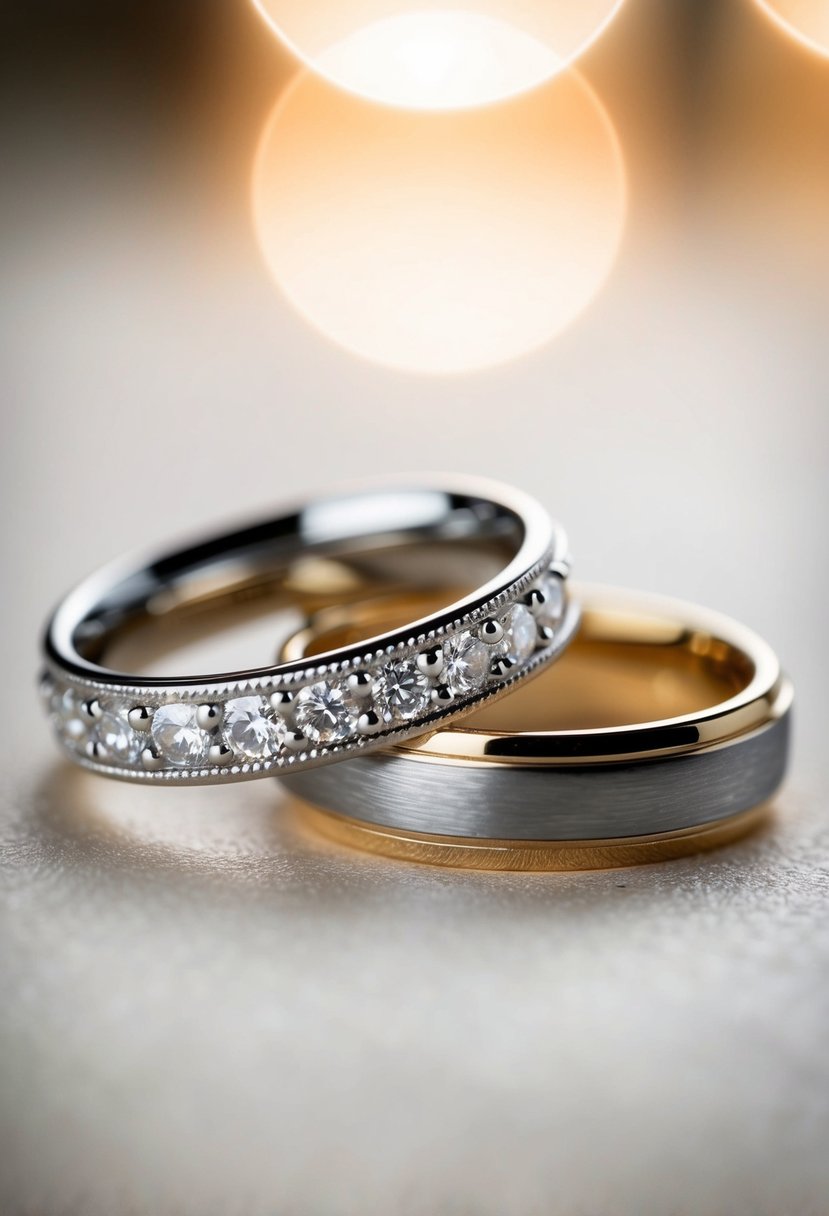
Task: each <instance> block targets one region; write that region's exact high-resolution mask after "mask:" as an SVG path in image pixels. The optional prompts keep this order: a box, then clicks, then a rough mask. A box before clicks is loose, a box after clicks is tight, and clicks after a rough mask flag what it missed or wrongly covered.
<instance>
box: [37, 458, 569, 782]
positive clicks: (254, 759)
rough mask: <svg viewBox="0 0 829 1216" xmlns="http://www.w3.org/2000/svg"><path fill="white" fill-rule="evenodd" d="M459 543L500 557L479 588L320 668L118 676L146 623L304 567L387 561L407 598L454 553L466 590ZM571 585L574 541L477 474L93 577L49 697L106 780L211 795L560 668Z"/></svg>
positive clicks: (338, 504) (333, 654) (72, 740)
mask: <svg viewBox="0 0 829 1216" xmlns="http://www.w3.org/2000/svg"><path fill="white" fill-rule="evenodd" d="M458 545H460V546H461V547H462V548H463V546H464V545H467V546H468V547H469V548H470V549H472V548H474V546H475V545H480V546H488V549H487V553H488V558H487V560H488V562H489V565H488V567H487V571H488V576H487V580H486V581H484V582H483V583H482V585H480V586H479V587H478V588H477V589H476V590H474V591H473V592H472V593H471V594H463V595H462V596H461V598H458V599H455V600H454V601H453V602H451V603H449V605H448V607H445V608H440V610H439V611H437V612H430V613H429V614H428V615H426V616H423V615H420V616H418V615H417V614H416V613H414V614H413V616H412V619H410V620H408V621H407V622H406V623H405V624H404V625H403V626H402V627H398V628H395V629H393V630H378V631H376V632H375V633H373V634H372V633H371V632H370V631H369V632H368V633H364V634H362V635H361V640H359V641H355V642H351V643H350V644H348V645H345V646H339V647H336V648H333V649H331V650H329V651H328V652H327V653H325V654H320V655H316V656H315V657H314V660H313V662H312V663H309V661H307V660H304V659H297V660H294V661H290V660H288V661H285V662H281V663H277V664H271V665H268V666H264V667H259V668H254V669H248V670H243V671H230V672H210V673H205V674H199V675H195V676H190V675H188V676H176V675H171V676H169V677H152V678H150V677H136V676H134V675H130V674H129V673H125V672H120V671H115V670H112V669H111V668H109V667H107V666H106V665H105V655H106V653H107V652H108V650H109V648H110V646H111V645H113V644H114V643H115V642H117V641H118V640H119V638H122V637H123V636H124V634H125V633H126V632H127V631H129V630H130V629H131V628H133V627H134V626H135V625H136V624H141V623H143V624H146V623H148V622H149V623H150V624H153V623H154V622H156V623H157V621H158V619H159V618H164V617H165V616H167V615H169V614H171V613H175V612H177V611H179V612H180V611H181V610H182V609H192V608H193V606H194V605H195V607H196V608H197V609H198V608H199V606H200V605H201V604H203V603H205V602H206V603H212V602H215V603H222V602H223V600H224V599H234V598H236V599H244V597H245V596H248V595H250V594H252V589H253V588H255V587H259V588H261V587H264V588H265V591H266V592H267V593H270V590H271V589H272V588H280V589H281V592H282V593H283V594H284V593H285V588H286V586H287V585H288V584H287V583H286V577H287V572H288V571H289V570H293V569H294V568H295V567H296V566H297V565H299V564H301V563H302V562H306V563H313V562H314V561H316V562H317V563H318V564H324V563H325V562H329V563H331V564H333V563H336V562H338V561H339V562H341V563H346V562H348V561H351V562H353V563H357V564H359V563H360V562H362V563H364V564H365V565H370V564H373V566H374V567H383V563H384V562H385V563H386V565H387V566H389V568H390V569H393V573H391V574H389V575H388V579H389V581H391V582H394V581H395V580H396V581H397V582H399V583H402V585H403V586H404V587H405V586H406V585H407V584H408V583H409V582H410V581H411V582H412V583H414V576H413V575H409V573H408V572H409V571H410V570H412V569H413V568H414V567H413V566H412V565H411V563H412V562H415V565H416V564H417V563H416V555H417V553H420V556H421V559H422V560H421V562H420V565H421V567H422V566H423V565H424V563H425V564H429V562H430V560H431V561H432V563H433V564H434V565H435V566H437V565H438V564H439V563H438V557H439V555H440V554H441V552H444V551H448V552H449V554H450V557H452V559H453V560H455V561H456V564H457V566H458V567H459V570H460V573H459V577H457V578H456V579H455V585H457V584H458V583H459V582H463V581H464V578H465V577H466V576H464V573H463V569H464V567H463V561H462V560H461V559H460V558H458V557H457V546H458ZM453 546H454V548H453ZM411 555H415V556H411ZM453 555H454V557H453ZM493 555H495V556H493ZM447 560H449V559H447ZM470 560H472V559H471V558H470ZM493 564H494V565H495V568H497V569H498V573H497V574H495V576H494V577H489V575H491V568H492V566H493ZM472 568H473V567H470V569H472ZM568 572H569V557H568V553H567V542H566V538H565V536H564V533H563V531H562V529H561V528H560V527H559V526H558V525H556V524H553V523H552V522H551V521H550V520H549V518H548V516H547V514H546V512H545V511H544V509H543V508H542V507H541V506H540V505H539V504H538V503H537V502H536V501H535V500H534V499H532V498H530V497H529V496H527V495H524V494H522V493H520V492H519V491H517V490H513V489H511V488H509V487H505V486H501V485H498V484H495V483H490V482H487V481H480V480H477V479H470V478H463V477H453V476H441V477H429V476H426V477H423V476H419V477H411V478H408V479H406V480H400V479H394V480H385V481H383V482H380V483H376V484H374V485H371V484H370V485H369V486H368V487H367V488H361V489H354V490H346V491H343V492H341V493H338V494H331V495H328V496H326V497H322V498H319V499H316V500H314V501H312V502H310V503H307V504H304V505H301V506H299V507H297V508H294V509H292V510H289V511H286V512H284V513H282V514H279V515H277V516H275V517H273V518H268V519H264V520H259V521H255V522H253V523H250V524H247V525H246V526H243V527H238V528H234V529H233V530H231V531H227V532H224V533H219V534H217V535H209V536H206V537H203V538H199V539H197V540H196V541H195V542H193V543H189V544H186V545H183V546H180V547H178V548H175V549H173V550H171V551H168V552H162V553H153V554H150V555H148V556H141V557H138V558H129V559H126V560H122V561H119V562H116V563H114V564H112V565H110V566H107V567H106V568H104V569H103V570H101V571H99V572H98V573H96V574H93V575H92V576H91V577H89V578H87V579H86V580H85V581H84V582H82V583H81V584H80V585H79V586H78V587H77V588H76V589H75V590H74V591H72V592H71V593H70V594H69V595H68V596H67V597H66V598H65V599H64V600H63V602H62V603H61V604H60V605H59V607H58V608H57V610H56V612H55V613H54V615H53V617H52V618H51V620H50V622H49V624H48V626H47V629H46V633H45V637H44V643H43V650H44V660H45V670H44V673H43V676H42V692H43V696H44V701H45V704H46V708H47V712H48V714H49V716H50V718H51V720H52V723H53V725H54V727H55V730H56V733H57V736H58V739H59V741H60V743H61V744H62V745H63V747H64V748H65V750H66V751H67V753H68V754H69V756H70V757H71V758H72V759H73V760H75V761H76V762H77V763H79V764H81V765H83V766H84V767H86V768H88V769H91V770H93V771H94V772H97V773H101V774H104V775H107V776H113V777H120V778H124V779H127V780H136V781H142V782H145V783H152V782H166V783H171V784H179V785H183V784H188V785H194V784H205V783H210V782H222V781H228V780H242V779H248V778H252V777H263V776H267V775H268V774H270V773H273V772H275V771H282V770H294V769H298V768H303V767H307V766H312V765H316V764H322V763H324V762H326V761H331V760H338V759H340V758H342V757H343V756H345V755H349V754H351V753H353V752H365V751H369V750H371V749H377V748H381V747H383V746H384V745H387V744H388V742H390V741H401V740H403V739H406V738H409V737H411V736H413V735H416V734H417V733H419V732H422V731H424V730H427V729H429V728H433V727H434V726H435V725H436V724H437V723H439V722H444V721H448V720H449V719H452V718H455V717H457V716H458V715H460V714H462V713H465V712H467V711H468V710H470V709H471V708H473V707H474V706H475V705H478V704H481V703H483V702H485V701H488V700H490V699H493V698H495V697H498V696H500V695H503V694H504V693H506V692H507V691H509V690H510V689H511V688H512V687H514V686H515V685H516V683H518V682H519V681H521V680H523V679H525V678H526V677H527V676H529V675H531V674H532V673H534V672H536V671H538V670H539V669H540V668H541V667H543V666H544V665H545V664H546V663H548V662H550V661H551V660H552V659H553V658H555V657H556V656H557V655H558V653H559V652H560V651H561V650H562V648H563V647H564V646H565V645H566V644H567V642H568V641H569V639H570V637H571V636H572V634H573V633H574V631H575V628H576V625H577V622H578V609H577V608H576V606H575V605H574V604H573V603H572V602H570V599H569V596H568V593H567V590H566V579H567V574H568ZM421 578H423V575H422V574H421ZM470 581H472V582H474V581H477V580H471V577H467V578H466V584H465V585H467V586H468V585H469V583H470ZM446 599H451V595H450V594H449V593H448V592H447V593H446ZM446 599H443V600H440V601H439V602H440V603H441V604H443V603H446ZM298 602H299V603H300V604H301V603H302V597H301V596H300V597H299V601H298Z"/></svg>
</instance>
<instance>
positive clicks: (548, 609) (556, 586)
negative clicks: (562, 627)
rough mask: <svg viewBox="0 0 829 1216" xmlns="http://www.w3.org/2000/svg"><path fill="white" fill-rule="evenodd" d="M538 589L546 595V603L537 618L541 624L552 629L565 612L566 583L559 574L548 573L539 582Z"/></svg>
mask: <svg viewBox="0 0 829 1216" xmlns="http://www.w3.org/2000/svg"><path fill="white" fill-rule="evenodd" d="M538 589H539V591H541V593H542V594H543V596H544V603H543V604H542V605H541V607H540V608H539V610H538V613H537V615H536V620H537V621H538V623H539V625H545V626H547V627H548V628H550V629H552V628H553V627H554V626H555V625H557V624H558V623H559V621H560V620H561V617H562V613H563V612H564V583H563V581H562V580H561V579H560V578H559V576H558V575H557V574H547V575H545V577H544V578H543V579H542V580H541V582H540V583H539V584H538Z"/></svg>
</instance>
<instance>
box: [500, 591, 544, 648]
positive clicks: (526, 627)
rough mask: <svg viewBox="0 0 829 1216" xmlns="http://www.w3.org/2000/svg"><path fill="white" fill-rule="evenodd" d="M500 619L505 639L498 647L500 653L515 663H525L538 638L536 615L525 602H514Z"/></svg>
mask: <svg viewBox="0 0 829 1216" xmlns="http://www.w3.org/2000/svg"><path fill="white" fill-rule="evenodd" d="M500 621H501V624H502V625H503V626H504V640H503V642H501V644H500V646H499V647H498V652H499V654H502V655H503V656H504V657H505V658H507V659H510V660H511V662H513V663H525V662H526V661H527V659H528V658H529V657H530V655H531V654H532V652H533V651H534V650H535V645H536V641H537V640H538V629H537V627H536V623H535V617H534V616H533V614H532V613H531V612H530V610H529V608H527V607H526V606H525V605H524V604H513V605H512V607H511V608H509V609H508V610H507V611H506V612H505V613H504V615H503V616H502V617H501V618H500Z"/></svg>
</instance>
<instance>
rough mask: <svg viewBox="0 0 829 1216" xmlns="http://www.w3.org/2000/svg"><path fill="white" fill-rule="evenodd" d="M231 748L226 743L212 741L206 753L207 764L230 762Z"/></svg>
mask: <svg viewBox="0 0 829 1216" xmlns="http://www.w3.org/2000/svg"><path fill="white" fill-rule="evenodd" d="M232 759H233V750H232V748H229V747H228V746H227V744H226V743H214V744H213V745H212V747H211V748H210V750H209V751H208V753H207V762H208V764H220V765H224V764H230V762H231V760H232Z"/></svg>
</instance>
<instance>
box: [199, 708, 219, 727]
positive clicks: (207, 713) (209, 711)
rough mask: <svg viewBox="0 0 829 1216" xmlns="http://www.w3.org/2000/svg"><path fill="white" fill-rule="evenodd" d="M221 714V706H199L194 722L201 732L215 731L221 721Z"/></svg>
mask: <svg viewBox="0 0 829 1216" xmlns="http://www.w3.org/2000/svg"><path fill="white" fill-rule="evenodd" d="M223 712H224V711H223V709H222V707H221V705H213V704H210V705H200V706H199V708H198V709H197V710H196V721H197V722H198V724H199V726H200V727H201V729H202V730H205V731H211V730H215V729H216V727H217V726H219V725H220V723H221V721H222V714H223Z"/></svg>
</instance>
